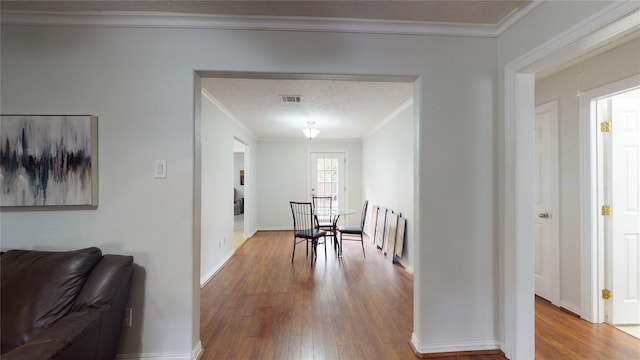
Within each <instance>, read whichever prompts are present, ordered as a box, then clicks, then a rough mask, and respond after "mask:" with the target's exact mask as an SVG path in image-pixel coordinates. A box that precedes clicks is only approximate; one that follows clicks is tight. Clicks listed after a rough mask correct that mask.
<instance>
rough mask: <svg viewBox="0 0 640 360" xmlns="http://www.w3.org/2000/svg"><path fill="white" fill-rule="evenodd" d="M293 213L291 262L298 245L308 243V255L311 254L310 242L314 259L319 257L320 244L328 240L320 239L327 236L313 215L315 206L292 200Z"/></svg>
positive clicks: (325, 254)
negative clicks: (318, 226) (317, 226)
mask: <svg viewBox="0 0 640 360" xmlns="http://www.w3.org/2000/svg"><path fill="white" fill-rule="evenodd" d="M289 204H290V205H291V215H292V216H293V254H292V255H291V262H293V257H294V256H295V255H296V245H298V244H299V243H301V242H305V243H306V248H307V256H309V243H311V248H312V250H313V258H312V259H311V260H312V261H313V259H315V258H317V257H318V244H321V245H325V243H326V241H324V240H323V241H319V239H320V238H324V236H326V232H325V231H323V230H320V229H318V228H316V226H315V219H314V215H313V207H312V206H311V203H310V202H295V201H290V202H289ZM324 257H325V258H326V257H327V246H326V245H325V247H324Z"/></svg>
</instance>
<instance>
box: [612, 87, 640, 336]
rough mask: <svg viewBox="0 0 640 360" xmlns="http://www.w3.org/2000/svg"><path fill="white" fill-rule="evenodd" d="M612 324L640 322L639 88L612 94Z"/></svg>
mask: <svg viewBox="0 0 640 360" xmlns="http://www.w3.org/2000/svg"><path fill="white" fill-rule="evenodd" d="M610 104H611V115H612V117H611V142H610V143H611V157H612V158H611V173H612V179H611V183H610V184H611V201H612V203H611V208H612V216H611V224H610V229H611V242H610V245H609V246H608V248H610V249H611V257H610V260H611V261H610V265H611V267H610V268H611V271H610V272H609V274H608V277H609V280H610V282H609V284H611V292H612V293H613V296H612V301H611V305H612V306H611V307H610V309H609V319H610V322H611V323H612V324H616V325H619V324H640V176H639V169H640V89H636V90H633V91H628V92H625V93H622V94H618V95H615V96H613V97H612V98H611V102H610Z"/></svg>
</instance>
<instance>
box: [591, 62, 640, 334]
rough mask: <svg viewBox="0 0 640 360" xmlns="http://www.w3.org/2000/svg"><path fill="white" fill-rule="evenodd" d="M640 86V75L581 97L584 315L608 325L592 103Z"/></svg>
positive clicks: (594, 90) (602, 87)
mask: <svg viewBox="0 0 640 360" xmlns="http://www.w3.org/2000/svg"><path fill="white" fill-rule="evenodd" d="M639 85H640V74H638V75H634V76H630V77H628V78H625V79H622V80H619V81H615V82H613V83H610V84H607V85H603V86H600V87H598V88H595V89H592V90H589V91H585V92H583V93H582V94H581V96H580V104H579V106H580V108H579V114H580V115H579V131H580V209H581V213H580V229H581V231H580V234H581V236H580V243H581V244H582V250H581V252H582V258H583V259H585V260H584V261H582V268H581V272H580V273H581V275H582V277H581V285H582V287H581V302H582V304H583V306H582V311H581V312H579V314H580V316H581V317H582V318H583V319H585V320H587V321H590V322H592V323H602V322H604V302H603V301H602V300H601V299H600V297H599V296H598V294H599V290H600V289H603V288H604V242H603V241H602V239H601V236H599V229H600V228H601V226H599V222H600V220H601V217H600V216H598V212H599V211H598V204H600V203H601V201H600V199H599V196H600V195H599V194H598V193H599V190H598V178H599V175H598V164H597V157H598V152H597V146H596V142H597V135H598V128H597V126H596V124H594V123H593V122H594V121H595V120H594V117H595V114H594V113H593V109H592V106H591V104H592V102H593V101H595V100H598V99H599V98H602V97H608V96H612V95H615V94H616V93H619V92H623V91H625V90H628V89H630V88H636V87H638V86H639Z"/></svg>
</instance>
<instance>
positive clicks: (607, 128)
mask: <svg viewBox="0 0 640 360" xmlns="http://www.w3.org/2000/svg"><path fill="white" fill-rule="evenodd" d="M600 132H603V133H608V132H611V121H603V122H601V123H600Z"/></svg>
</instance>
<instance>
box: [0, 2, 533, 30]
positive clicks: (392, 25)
mask: <svg viewBox="0 0 640 360" xmlns="http://www.w3.org/2000/svg"><path fill="white" fill-rule="evenodd" d="M540 3H541V2H540V1H533V2H532V3H529V4H528V5H527V6H524V7H523V8H521V9H517V10H516V11H515V12H514V13H513V14H510V15H511V16H508V17H506V18H505V20H504V21H502V22H501V23H499V24H497V25H491V24H458V23H435V22H421V21H397V20H396V21H393V20H371V19H342V18H334V19H328V18H315V17H275V16H234V15H201V14H179V13H154V12H117V11H87V12H74V13H65V12H27V11H12V10H9V11H3V13H2V23H3V24H4V25H36V26H38V25H51V26H101V27H146V28H181V29H238V30H273V31H313V32H344V33H367V34H405V35H444V36H473V37H497V36H498V35H500V34H501V33H502V32H503V31H506V30H507V29H508V28H509V27H511V26H512V25H513V24H515V23H517V22H518V21H520V20H521V19H522V18H524V17H525V16H527V14H529V12H531V11H532V10H533V9H535V8H536V7H538V6H539V5H540Z"/></svg>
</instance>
